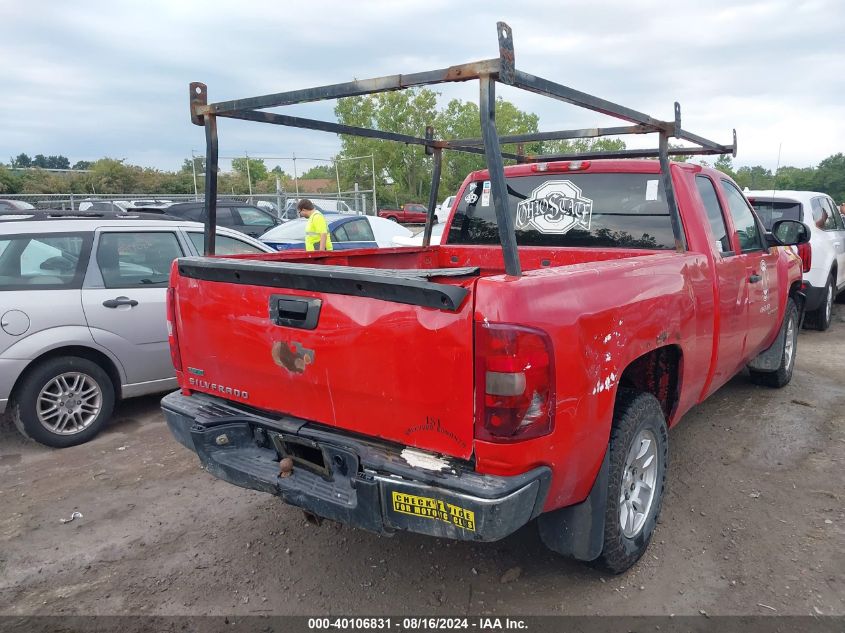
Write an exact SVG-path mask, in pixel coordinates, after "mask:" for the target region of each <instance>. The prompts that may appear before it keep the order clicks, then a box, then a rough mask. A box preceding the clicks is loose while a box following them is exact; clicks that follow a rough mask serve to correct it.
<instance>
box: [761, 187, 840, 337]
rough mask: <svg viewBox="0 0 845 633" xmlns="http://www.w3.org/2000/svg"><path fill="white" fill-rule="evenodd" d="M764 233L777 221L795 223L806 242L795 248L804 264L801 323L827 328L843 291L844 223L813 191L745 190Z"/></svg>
mask: <svg viewBox="0 0 845 633" xmlns="http://www.w3.org/2000/svg"><path fill="white" fill-rule="evenodd" d="M745 195H746V197H747V198H748V200H749V201H750V202H751V204H752V205H753V207H754V209H755V210H756V211H757V215H759V216H760V219H761V220H762V221H763V225H764V226H765V227H766V230H767V231H769V230H771V228H772V224H773V223H774V222H776V221H778V220H784V219H788V220H799V221H801V222H803V223H804V225H805V226H806V227H807V228H808V229H809V231H810V242H809V243H808V244H802V245H801V246H799V247H798V254H799V255H800V256H801V259H802V260H803V262H804V292H805V293H806V295H807V305H806V311H807V317H806V320H805V323H806V325H807V326H809V327H813V328H815V329H817V330H826V329H827V328H829V327H830V320H831V315H832V312H833V302H834V300H835V299H836V295H838V294H839V293H840V292H842V290H843V289H845V223H843V218H842V215H841V214H840V212H839V208H838V207H837V206H836V203H835V202H834V201H833V200H832V199H831V197H830V196H828V195H827V194H824V193H819V192H816V191H786V190H780V191H778V190H776V191H772V190H768V191H746V192H745Z"/></svg>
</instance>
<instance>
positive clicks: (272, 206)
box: [255, 200, 289, 222]
mask: <svg viewBox="0 0 845 633" xmlns="http://www.w3.org/2000/svg"><path fill="white" fill-rule="evenodd" d="M255 206H256V207H258V208H259V209H264V210H265V211H267V212H268V213H270V214H272V215H273V216H274V217H276V218H278V219H280V220H281V221H282V222H285V221H287V220H288V219H289V218H287V217H285V215H284V214H283V213H282V212H281V211H280V210H279V207H277V206H276V203H275V202H270V201H269V200H256V202H255Z"/></svg>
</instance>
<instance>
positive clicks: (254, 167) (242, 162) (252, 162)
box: [188, 158, 267, 182]
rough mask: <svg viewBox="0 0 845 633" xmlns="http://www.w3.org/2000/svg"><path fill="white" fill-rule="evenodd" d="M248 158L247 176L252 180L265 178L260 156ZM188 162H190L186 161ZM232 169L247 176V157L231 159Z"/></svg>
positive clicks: (265, 173) (265, 169)
mask: <svg viewBox="0 0 845 633" xmlns="http://www.w3.org/2000/svg"><path fill="white" fill-rule="evenodd" d="M248 160H249V177H250V179H251V180H252V182H258V181H259V180H264V179H265V178H267V166H266V165H265V164H264V161H263V160H262V159H260V158H250V159H248ZM188 164H190V162H189V163H188ZM232 170H233V171H234V172H236V173H237V174H238V175H240V176H241V177H242V178H244V179H245V178H246V177H247V158H234V159H232Z"/></svg>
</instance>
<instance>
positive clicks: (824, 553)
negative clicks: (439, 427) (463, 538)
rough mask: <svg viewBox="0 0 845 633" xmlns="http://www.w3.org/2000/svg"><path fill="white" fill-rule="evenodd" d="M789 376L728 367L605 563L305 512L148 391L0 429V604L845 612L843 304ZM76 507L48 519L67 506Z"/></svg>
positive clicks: (807, 336)
mask: <svg viewBox="0 0 845 633" xmlns="http://www.w3.org/2000/svg"><path fill="white" fill-rule="evenodd" d="M836 308H837V312H836V316H835V318H834V324H833V326H832V328H831V330H830V331H828V332H826V333H819V332H811V331H804V332H803V333H802V334H801V337H800V339H799V351H798V361H797V368H796V371H795V376H794V379H793V381H792V384H790V385H789V386H787V387H786V388H784V389H782V390H779V391H776V390H769V389H765V388H762V387H756V386H754V385H752V384H751V383H750V382H749V380H748V378H747V377H746V376H742V375H740V376H738V377H736V378H735V379H734V380H733V381H731V382H730V383H729V384H728V385H726V386H725V387H724V388H722V389H721V390H720V391H719V392H718V393H716V394H715V395H714V396H713V397H712V398H710V400H708V401H707V402H706V403H704V404H703V405H701V406H699V407H697V408H696V409H694V410H693V411H692V412H690V413H689V414H688V415H687V417H686V418H685V419H684V421H683V422H682V423H681V424H680V425H679V426H678V427H677V428H676V429H674V430H673V431H672V432H671V433H670V455H671V462H670V466H669V492H668V496H667V498H666V500H665V502H664V506H663V514H662V518H661V520H660V523H659V525H658V527H657V531H656V533H655V536H654V540H653V542H652V545H651V548H650V549H649V551H648V552H647V554H646V555H645V557H644V558H643V559H642V560H641V561H640V563H638V564H637V565H636V567H634V568H633V569H632V570H631V571H629V572H628V573H626V574H624V575H622V576H615V577H612V576H604V575H602V574H600V573H598V572H596V571H593V570H591V569H589V568H587V567H585V566H583V565H580V564H578V563H575V562H572V561H568V560H565V559H563V558H560V557H558V556H556V555H552V554H550V553H548V552H547V551H546V550H545V549H544V547H543V545H542V544H541V542H540V540H539V537H538V536H537V531H536V528H535V526H534V525H533V524H532V525H528V526H526V527H525V528H523V529H522V530H520V531H519V532H517V533H516V534H514V535H512V536H510V537H509V538H507V539H505V540H503V541H500V542H498V543H492V544H471V543H463V542H450V541H444V540H437V539H432V538H428V537H423V536H417V535H414V534H397V535H396V536H394V537H392V538H385V537H379V536H376V535H372V534H369V533H366V532H361V531H358V530H354V529H351V528H346V527H341V526H336V525H334V524H329V523H324V524H323V526H322V527H315V526H313V525H311V524H308V523H306V522H305V520H304V519H303V515H302V513H301V512H300V511H298V510H296V509H295V508H292V507H289V506H285V505H283V504H282V503H281V502H279V501H278V500H277V499H276V498H274V497H271V496H268V495H265V494H261V493H257V492H252V491H245V490H241V489H239V488H235V487H233V486H231V485H229V484H226V483H224V482H222V481H218V480H216V479H214V478H213V477H212V476H211V475H209V474H208V473H206V472H205V471H203V470H201V469H200V468H199V465H198V462H197V459H196V457H195V456H194V455H193V454H192V453H190V452H189V451H187V450H186V449H184V448H183V447H182V446H181V445H179V444H177V443H176V441H175V440H173V439H172V438H171V436H170V434H169V432H168V430H167V427H166V425H165V423H164V420H163V418H162V416H161V414H160V412H159V410H158V398H157V397H153V398H143V399H136V400H133V401H128V402H126V403H124V404H122V405H121V406H120V407H119V409H118V411H117V415H116V419H115V421H114V423H113V424H112V425H111V426H110V428H109V429H108V430H107V431H105V432H104V433H102V434H101V435H100V436H99V437H98V438H96V439H95V440H94V441H92V442H90V443H88V444H86V445H83V446H78V447H75V448H70V449H65V450H51V449H48V448H45V447H42V446H39V445H37V444H33V443H30V442H27V441H25V440H23V439H22V438H20V437H19V436H18V435H17V433H16V432H15V431H14V428H13V427H12V426H11V425H10V424H9V422H8V420H6V421H4V422H3V423H2V425H0V508H2V511H0V615H30V614H52V615H59V614H85V615H88V614H156V615H194V614H240V615H246V614H321V613H326V612H331V613H333V614H342V615H352V614H394V615H402V614H417V615H419V614H432V615H434V614H442V615H458V614H487V613H490V614H496V615H505V614H509V615H520V614H522V615H527V614H582V615H586V614H606V615H633V614H658V615H664V614H678V615H682V614H692V615H698V614H700V613H701V612H706V613H707V614H708V615H719V614H742V615H774V614H780V615H782V614H792V615H818V614H824V615H831V614H838V615H844V614H845V578H843V573H845V547H843V543H845V539H843V532H845V531H844V530H843V527H845V504H843V495H845V493H843V490H845V486H843V483H845V474H844V473H845V464H843V455H845V432H843V428H844V427H845V425H843V411H845V387H843V384H842V376H843V375H845V340H843V339H842V338H840V337H841V336H843V334H845V309H843V308H845V306H836ZM74 511H78V512H81V513H82V515H83V517H82V518H80V519H76V520H74V521H72V522H70V523H62V522H61V519H63V518H65V519H66V518H68V517H69V516H70V515H71V513H72V512H74Z"/></svg>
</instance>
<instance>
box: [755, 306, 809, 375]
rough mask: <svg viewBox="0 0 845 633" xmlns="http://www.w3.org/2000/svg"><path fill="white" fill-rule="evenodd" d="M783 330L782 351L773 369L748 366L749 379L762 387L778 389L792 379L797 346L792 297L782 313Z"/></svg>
mask: <svg viewBox="0 0 845 633" xmlns="http://www.w3.org/2000/svg"><path fill="white" fill-rule="evenodd" d="M781 327H782V328H783V331H785V335H784V341H783V353H781V357H780V365H779V366H778V368H777V369H775V370H774V371H760V370H758V369H751V368H749V370H748V371H749V372H750V373H751V380H752V381H754V382H755V383H756V384H758V385H763V386H764V387H774V388H776V389H779V388H780V387H785V386H786V385H788V384H789V381H790V380H792V371H793V370H794V369H795V352H796V351H797V348H798V308H797V307H796V305H795V302H794V301H793V300H792V299H787V301H786V313H785V314H784V315H783V325H782V326H781Z"/></svg>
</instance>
